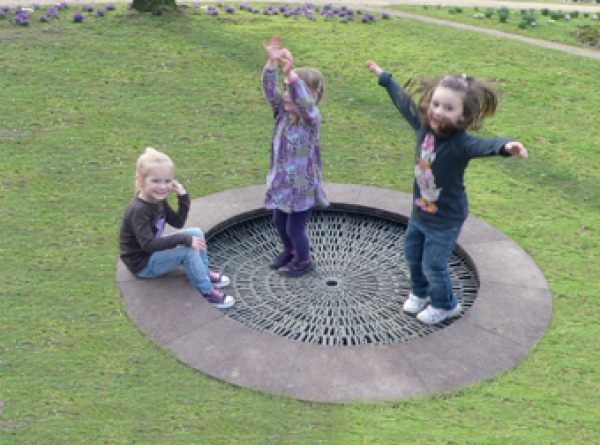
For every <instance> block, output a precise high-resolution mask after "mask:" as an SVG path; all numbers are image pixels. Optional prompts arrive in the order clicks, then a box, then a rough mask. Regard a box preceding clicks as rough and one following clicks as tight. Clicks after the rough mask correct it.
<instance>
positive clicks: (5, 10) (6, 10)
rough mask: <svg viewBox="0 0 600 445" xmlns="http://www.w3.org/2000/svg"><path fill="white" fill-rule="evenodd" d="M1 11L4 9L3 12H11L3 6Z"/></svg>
mask: <svg viewBox="0 0 600 445" xmlns="http://www.w3.org/2000/svg"><path fill="white" fill-rule="evenodd" d="M0 9H2V12H8V11H10V7H8V6H3V7H2V8H0Z"/></svg>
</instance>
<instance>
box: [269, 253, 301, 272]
mask: <svg viewBox="0 0 600 445" xmlns="http://www.w3.org/2000/svg"><path fill="white" fill-rule="evenodd" d="M295 253H296V252H294V251H293V250H292V251H291V252H290V251H289V250H284V251H283V252H281V253H280V254H279V255H277V256H276V257H275V259H273V261H271V264H269V267H270V268H271V269H275V270H279V269H281V268H282V267H284V266H286V265H287V263H289V262H290V261H292V260H293V259H294V254H295Z"/></svg>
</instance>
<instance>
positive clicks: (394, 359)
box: [117, 183, 552, 403]
mask: <svg viewBox="0 0 600 445" xmlns="http://www.w3.org/2000/svg"><path fill="white" fill-rule="evenodd" d="M324 186H325V191H326V193H327V196H328V198H329V199H330V201H331V203H332V207H333V208H334V209H346V210H348V211H351V210H352V209H355V210H357V211H363V210H364V209H365V208H368V209H369V210H370V211H371V212H375V214H378V213H379V214H380V215H381V216H386V217H389V216H390V215H397V216H398V218H404V219H406V215H410V211H411V207H412V196H411V195H408V194H405V193H401V192H397V191H393V190H388V189H382V188H375V187H369V186H362V185H353V184H335V183H326V184H325V185H324ZM263 195H264V186H251V187H246V188H241V189H235V190H228V191H225V192H221V193H217V194H214V195H209V196H205V197H203V198H199V199H197V200H194V201H193V203H192V209H191V211H190V215H189V218H188V224H187V225H186V227H200V228H201V229H202V230H203V231H204V232H205V233H206V234H207V235H209V234H210V233H211V231H214V230H217V229H219V228H220V227H222V226H223V225H224V224H226V223H227V221H231V220H232V219H233V218H236V217H239V216H240V215H243V214H244V215H247V216H251V215H252V214H253V213H256V214H261V213H264V208H263ZM458 245H459V246H460V248H461V249H462V250H463V251H464V253H465V254H466V256H467V257H469V258H470V259H471V260H472V261H473V263H474V264H475V266H476V269H477V274H478V277H479V281H480V289H479V292H478V296H477V298H476V300H475V303H474V305H473V306H472V307H471V308H470V309H469V311H467V312H466V313H465V314H464V315H463V316H462V317H461V318H460V319H458V320H457V321H455V322H454V323H452V324H451V325H450V326H448V327H446V328H444V329H442V330H440V331H438V332H435V333H433V334H430V335H427V336H425V337H422V338H418V339H415V340H411V341H409V342H404V343H399V344H393V345H384V346H355V347H347V346H323V345H316V344H307V343H302V342H297V341H293V340H288V339H284V338H280V337H277V336H274V335H271V334H264V333H261V332H259V331H255V330H253V329H250V328H248V327H246V326H244V325H242V324H241V323H238V322H237V321H234V320H232V319H230V318H228V317H227V316H226V315H224V314H223V313H222V312H220V311H219V310H217V309H215V308H213V307H212V306H211V305H210V304H208V303H207V302H206V301H205V300H204V299H203V298H201V297H200V296H199V294H198V292H197V291H196V289H195V288H193V287H192V286H191V285H190V284H189V283H188V282H187V280H186V279H185V276H184V274H183V272H182V271H175V272H173V273H171V274H168V275H166V276H164V277H161V278H160V279H157V280H143V279H138V278H136V277H135V276H133V275H132V274H131V273H129V271H127V269H126V268H125V266H124V265H123V263H121V262H120V261H119V262H118V265H117V283H118V285H119V288H120V290H121V292H122V295H123V299H124V302H125V307H126V310H127V313H128V315H129V317H130V318H131V319H132V320H133V322H134V323H136V324H137V326H138V327H139V328H140V330H141V331H142V332H144V333H146V334H147V335H149V336H150V337H152V338H153V339H155V340H156V341H157V342H158V343H159V344H160V345H162V346H164V347H165V348H167V349H169V350H170V351H172V352H173V353H174V354H175V356H176V357H177V358H179V359H180V360H181V361H183V362H185V363H187V364H189V365H190V366H192V367H194V368H196V369H198V370H200V371H202V372H204V373H206V374H208V375H210V376H213V377H215V378H217V379H220V380H224V381H226V382H229V383H231V384H233V385H237V386H242V387H249V388H252V389H256V390H259V391H265V392H270V393H276V394H282V395H286V396H289V397H294V398H298V399H302V400H308V401H317V402H336V403H339V402H350V401H398V400H401V399H405V398H408V397H414V396H417V395H421V394H426V393H436V392H441V391H446V390H451V389H457V388H460V387H463V386H466V385H469V384H473V383H475V382H478V381H481V380H484V379H489V378H492V377H494V376H496V375H497V374H498V373H500V372H502V371H505V370H507V369H510V368H512V367H514V366H515V365H517V364H518V363H519V362H520V361H521V360H522V359H523V358H524V357H525V356H526V355H527V353H528V351H529V350H530V349H531V348H533V347H534V346H535V345H536V344H537V342H539V341H540V339H541V338H542V337H543V335H544V332H545V331H546V329H547V327H548V324H549V322H550V318H551V316H552V297H551V293H550V290H549V287H548V283H547V282H546V279H545V278H544V275H543V274H542V272H541V271H540V269H539V268H538V267H537V265H536V264H535V262H534V261H533V260H532V259H531V257H530V256H529V255H528V254H527V253H526V252H525V251H524V250H523V249H521V248H520V247H519V246H518V245H517V244H516V243H515V242H514V241H512V240H511V239H510V238H509V237H508V236H506V235H504V234H503V233H502V232H500V231H498V230H497V229H495V228H494V227H492V226H490V225H489V224H487V223H485V222H483V221H481V220H479V219H477V218H475V217H473V216H469V218H468V219H467V221H466V222H465V225H464V227H463V231H462V234H461V236H460V238H459V241H458ZM209 256H210V252H209Z"/></svg>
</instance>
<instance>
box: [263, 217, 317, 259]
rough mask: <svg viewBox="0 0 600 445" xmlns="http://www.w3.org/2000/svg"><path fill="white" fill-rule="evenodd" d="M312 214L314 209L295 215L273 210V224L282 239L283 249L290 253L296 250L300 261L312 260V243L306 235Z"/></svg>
mask: <svg viewBox="0 0 600 445" xmlns="http://www.w3.org/2000/svg"><path fill="white" fill-rule="evenodd" d="M311 214H312V209H308V210H305V211H304V212H294V213H285V212H282V211H281V210H277V209H275V210H273V224H275V228H276V229H277V233H278V234H279V238H281V242H282V243H283V248H284V249H285V250H287V251H288V252H291V251H292V250H295V251H296V254H295V256H296V258H297V259H298V261H308V260H309V259H310V241H309V239H308V235H307V234H306V223H307V222H308V220H309V218H310V215H311Z"/></svg>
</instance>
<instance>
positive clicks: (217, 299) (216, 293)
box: [202, 289, 235, 309]
mask: <svg viewBox="0 0 600 445" xmlns="http://www.w3.org/2000/svg"><path fill="white" fill-rule="evenodd" d="M202 296H203V297H204V298H205V299H206V301H208V302H209V303H210V304H212V305H213V306H214V307H216V308H217V309H227V308H228V307H231V306H233V305H234V304H235V300H234V298H233V297H232V296H230V295H225V293H224V292H221V291H220V290H217V289H213V290H211V291H210V292H207V293H205V294H202Z"/></svg>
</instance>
